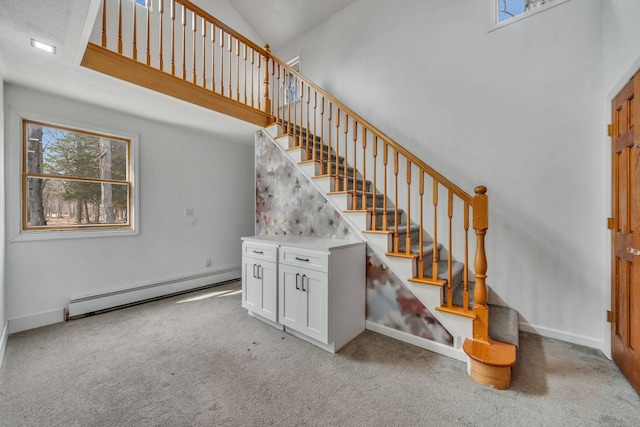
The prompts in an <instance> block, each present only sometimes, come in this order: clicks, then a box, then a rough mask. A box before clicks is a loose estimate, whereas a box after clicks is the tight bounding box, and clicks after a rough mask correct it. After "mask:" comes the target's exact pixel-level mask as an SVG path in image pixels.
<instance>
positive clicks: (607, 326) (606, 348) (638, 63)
mask: <svg viewBox="0 0 640 427" xmlns="http://www.w3.org/2000/svg"><path fill="white" fill-rule="evenodd" d="M638 72H640V56H638V57H637V58H636V59H635V61H633V63H632V64H631V66H630V67H629V68H628V69H627V71H626V72H625V73H624V74H623V75H622V76H621V77H620V78H619V79H618V82H617V83H616V84H615V85H614V86H613V87H612V88H611V89H610V90H609V92H608V93H607V96H606V99H605V109H604V114H605V126H603V133H604V141H605V143H604V144H602V150H604V151H603V153H602V157H603V159H604V161H605V162H606V166H605V171H606V173H605V187H604V188H605V195H604V196H605V203H606V206H607V208H606V210H605V212H606V216H607V217H608V218H611V217H612V215H613V212H612V210H611V209H612V207H613V206H612V197H613V194H612V182H611V178H612V176H611V173H612V171H611V137H610V136H608V135H607V131H606V124H611V118H612V115H611V114H612V110H611V103H612V102H613V100H614V99H615V97H616V96H617V95H618V94H619V93H620V91H622V89H624V87H625V86H626V85H627V83H629V80H631V78H632V77H633V76H635V75H636V74H637V73H638ZM605 90H606V88H605ZM602 228H603V230H604V242H605V243H604V247H605V250H606V254H607V256H606V257H605V258H606V261H605V263H606V264H605V269H604V273H605V277H606V286H604V290H603V298H602V322H603V323H604V336H603V340H602V347H603V348H602V352H603V353H604V355H605V356H606V357H607V358H608V359H611V358H612V356H611V323H609V322H607V320H606V316H605V314H606V312H607V310H611V292H612V290H611V272H612V267H613V266H612V265H611V250H612V248H611V241H612V239H611V230H609V229H608V228H607V227H606V221H605V219H603V227H602Z"/></svg>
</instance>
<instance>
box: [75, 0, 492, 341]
mask: <svg viewBox="0 0 640 427" xmlns="http://www.w3.org/2000/svg"><path fill="white" fill-rule="evenodd" d="M91 40H92V42H91V43H90V44H89V46H88V47H87V52H86V54H85V57H84V59H83V65H84V66H87V67H89V68H93V69H96V70H98V71H101V72H105V73H107V74H110V75H113V76H115V77H118V78H121V79H124V80H127V81H130V82H132V83H136V84H139V85H141V86H145V87H147V88H150V89H153V90H156V91H159V92H163V93H166V94H168V95H171V96H175V97H177V98H181V99H184V100H186V101H189V102H192V103H195V104H198V105H202V106H205V107H208V108H211V109H213V110H216V111H219V112H223V113H225V114H228V115H231V116H234V117H236V118H240V119H243V120H246V121H249V122H252V123H255V124H258V125H261V126H266V125H268V124H270V123H273V122H276V123H277V124H278V125H279V126H281V129H282V131H283V133H284V134H289V135H291V136H293V137H294V138H295V144H296V145H297V146H299V147H303V148H305V150H306V152H307V159H308V160H309V161H314V162H318V163H319V164H320V165H321V174H324V175H326V176H331V177H333V178H334V180H333V181H334V185H335V187H334V190H335V191H336V192H340V191H344V192H348V193H349V194H350V197H351V203H350V205H351V208H352V209H353V210H367V211H369V212H370V223H371V226H370V230H371V231H373V232H378V233H386V234H389V235H390V236H391V245H390V247H391V248H392V249H391V251H390V253H389V255H392V256H399V257H407V258H412V259H415V261H416V263H415V270H416V274H415V275H414V276H415V277H414V278H412V279H411V280H413V281H415V282H419V283H425V284H432V285H440V286H445V289H446V294H447V299H446V303H444V304H443V307H441V309H443V310H444V311H451V312H457V313H458V314H462V315H467V316H469V317H473V318H474V319H475V320H474V332H473V334H474V338H475V339H477V340H480V341H484V342H488V308H487V288H486V283H485V279H486V270H487V260H486V253H485V248H484V239H485V234H486V231H487V229H488V198H487V195H486V188H484V187H481V186H480V187H477V188H476V189H475V195H473V196H472V195H470V194H468V193H466V192H465V191H463V190H462V189H460V188H459V187H458V186H456V185H455V184H453V183H452V182H451V181H449V180H448V179H447V178H445V177H444V176H443V175H441V174H440V173H438V172H437V171H436V170H434V169H433V168H431V167H430V166H429V165H427V164H426V163H425V162H423V161H422V160H421V159H419V158H418V157H416V156H415V155H413V154H412V153H410V152H409V151H408V150H407V149H405V148H404V147H402V146H401V145H399V144H398V143H397V142H395V141H394V140H393V139H391V138H390V137H388V136H387V135H385V134H384V133H382V132H381V131H380V130H378V129H377V128H376V127H374V126H373V125H371V124H370V123H369V122H368V121H366V120H365V119H364V118H362V117H360V116H359V115H358V114H356V113H355V112H354V111H352V110H351V109H349V108H347V107H346V106H344V105H343V104H342V103H341V102H339V101H338V100H337V99H336V98H334V97H332V96H331V95H329V94H328V93H326V92H325V91H324V90H322V89H321V88H320V87H318V86H317V85H315V84H314V83H313V82H311V81H309V80H308V79H306V78H305V77H304V76H303V75H301V74H300V73H298V72H297V71H294V70H293V69H292V68H291V67H289V66H288V65H287V64H286V63H285V62H283V61H282V60H280V59H278V58H277V57H274V56H273V55H271V52H270V51H269V48H268V46H266V47H265V48H262V47H260V46H258V45H256V44H255V43H253V42H252V41H251V40H249V39H247V38H246V37H244V36H243V35H241V34H240V33H238V32H236V31H234V30H233V29H232V28H230V27H229V26H227V25H226V24H224V23H223V22H221V21H219V20H218V19H216V18H215V17H213V16H211V15H210V14H209V13H208V12H206V11H204V10H202V9H201V8H199V7H198V6H196V5H194V4H193V3H191V2H189V1H188V0H147V1H146V2H145V6H141V5H139V4H137V3H136V1H135V0H103V5H102V8H101V12H100V15H99V17H98V22H97V25H96V26H95V28H94V32H93V34H92V36H91ZM323 146H326V147H327V148H326V149H324V148H318V147H323ZM350 168H351V169H352V170H355V171H356V172H355V173H349V171H348V169H350ZM366 181H370V182H371V183H372V184H371V186H372V190H371V191H367V189H366V184H364V182H366ZM376 189H381V191H380V195H381V197H376V196H375V193H376V192H378V190H376ZM371 193H374V195H373V196H372V194H371ZM441 199H444V201H441ZM414 228H415V230H418V231H414V232H412V230H413V229H414ZM470 228H473V230H474V232H475V235H476V238H475V240H474V239H470V238H469V233H470ZM403 229H404V232H402V230H403ZM430 245H431V247H432V248H433V250H432V251H425V250H424V248H426V247H428V246H430ZM474 249H475V251H474ZM474 252H475V255H474V256H473V259H474V267H475V268H474V270H475V273H474V274H473V275H472V274H471V273H470V271H471V268H470V265H469V260H470V254H472V253H474ZM425 254H427V255H425ZM454 256H455V259H457V260H460V261H461V262H463V263H464V269H463V273H462V274H463V285H464V294H463V295H464V296H463V303H462V306H461V307H455V306H453V288H452V283H453V276H454V274H455V272H454V264H455V259H454ZM443 260H444V262H443ZM470 276H472V277H473V276H475V288H474V300H475V304H474V306H473V307H470V304H469V301H470V298H469V282H470V281H471V280H472V277H470Z"/></svg>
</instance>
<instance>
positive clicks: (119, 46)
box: [118, 0, 122, 55]
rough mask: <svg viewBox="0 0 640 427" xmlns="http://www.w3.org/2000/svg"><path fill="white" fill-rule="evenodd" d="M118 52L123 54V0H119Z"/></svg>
mask: <svg viewBox="0 0 640 427" xmlns="http://www.w3.org/2000/svg"><path fill="white" fill-rule="evenodd" d="M118 53H119V54H120V55H122V0H118Z"/></svg>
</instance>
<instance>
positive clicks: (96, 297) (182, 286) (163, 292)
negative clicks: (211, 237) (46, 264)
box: [68, 267, 242, 318]
mask: <svg viewBox="0 0 640 427" xmlns="http://www.w3.org/2000/svg"><path fill="white" fill-rule="evenodd" d="M241 274H242V270H241V268H240V267H232V268H226V269H220V270H216V271H213V272H210V273H206V274H199V275H194V276H186V277H178V278H173V279H169V280H164V281H162V282H156V283H153V284H149V285H143V286H137V287H133V288H128V289H122V290H118V291H113V292H106V293H102V294H93V295H87V296H83V297H79V298H73V299H71V301H70V302H69V307H68V309H69V311H68V313H69V318H74V317H77V316H82V315H85V314H87V313H94V312H100V311H103V310H107V309H110V308H113V307H120V306H125V305H128V304H134V303H138V302H141V301H146V300H151V299H154V298H159V297H163V296H167V295H172V294H177V293H182V292H187V291H191V290H195V289H197V288H201V287H204V286H207V285H212V284H215V283H221V282H226V281H229V280H234V279H238V278H239V277H240V276H241Z"/></svg>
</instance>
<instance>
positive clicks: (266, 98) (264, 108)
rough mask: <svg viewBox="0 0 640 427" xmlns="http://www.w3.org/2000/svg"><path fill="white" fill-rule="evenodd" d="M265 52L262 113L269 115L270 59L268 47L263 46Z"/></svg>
mask: <svg viewBox="0 0 640 427" xmlns="http://www.w3.org/2000/svg"><path fill="white" fill-rule="evenodd" d="M264 50H265V51H266V54H265V58H264V62H265V67H264V99H263V100H262V111H264V112H265V113H268V114H271V98H270V97H269V96H270V95H269V60H270V59H271V49H270V48H269V45H268V44H267V45H265V46H264Z"/></svg>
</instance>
